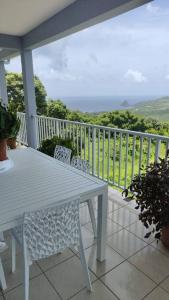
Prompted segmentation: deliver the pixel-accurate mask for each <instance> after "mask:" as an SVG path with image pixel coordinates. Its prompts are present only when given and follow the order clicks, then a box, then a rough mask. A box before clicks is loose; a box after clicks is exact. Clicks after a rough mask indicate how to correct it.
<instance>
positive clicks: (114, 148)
mask: <svg viewBox="0 0 169 300" xmlns="http://www.w3.org/2000/svg"><path fill="white" fill-rule="evenodd" d="M115 172H116V131H114V143H113V184H115Z"/></svg>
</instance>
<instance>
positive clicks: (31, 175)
mask: <svg viewBox="0 0 169 300" xmlns="http://www.w3.org/2000/svg"><path fill="white" fill-rule="evenodd" d="M8 157H9V158H11V159H12V160H13V161H14V167H13V168H12V169H11V170H9V171H7V172H5V173H2V174H0V232H1V231H5V230H8V229H11V228H13V227H15V226H17V225H19V224H21V223H22V220H23V213H24V212H26V211H32V210H36V209H41V208H44V207H48V206H53V205H55V204H57V203H58V202H60V201H66V199H70V198H71V197H76V196H79V195H80V197H81V201H82V202H83V201H85V200H87V199H90V198H92V197H95V196H98V216H97V218H98V229H97V231H98V232H97V259H98V260H100V261H103V260H104V259H105V246H106V223H107V221H106V219H107V202H108V186H107V184H106V183H105V182H103V181H101V180H99V179H97V178H95V177H94V176H91V175H88V174H85V173H83V172H82V171H79V170H76V169H75V168H73V167H71V166H68V165H66V164H63V163H62V162H60V161H58V160H55V159H53V158H51V157H49V156H47V155H45V154H42V153H41V152H39V151H36V150H34V149H31V148H21V149H17V150H11V151H9V152H8Z"/></svg>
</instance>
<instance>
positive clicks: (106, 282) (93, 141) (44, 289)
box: [0, 113, 169, 300]
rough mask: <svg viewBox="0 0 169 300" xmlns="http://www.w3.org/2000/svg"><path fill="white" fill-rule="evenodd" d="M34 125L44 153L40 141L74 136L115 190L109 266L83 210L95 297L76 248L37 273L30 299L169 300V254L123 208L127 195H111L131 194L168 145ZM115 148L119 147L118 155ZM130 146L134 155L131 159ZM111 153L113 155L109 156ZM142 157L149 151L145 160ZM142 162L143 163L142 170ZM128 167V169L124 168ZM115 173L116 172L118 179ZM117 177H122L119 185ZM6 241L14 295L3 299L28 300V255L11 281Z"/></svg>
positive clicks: (22, 136)
mask: <svg viewBox="0 0 169 300" xmlns="http://www.w3.org/2000/svg"><path fill="white" fill-rule="evenodd" d="M18 115H19V118H20V119H21V129H20V132H19V136H18V140H19V141H20V142H22V143H23V144H25V145H26V144H27V139H26V127H25V115H24V114H22V113H19V114H18ZM34 121H35V125H36V130H37V131H36V136H37V146H39V143H40V142H41V140H43V139H45V138H50V137H52V136H53V135H59V136H62V137H66V136H69V137H72V138H73V139H74V143H75V145H76V147H77V149H78V150H79V155H81V156H82V157H83V158H86V159H90V161H91V164H92V168H91V173H92V174H93V175H95V176H98V177H100V178H102V179H104V180H106V181H108V182H109V183H110V187H109V202H108V215H107V243H106V260H105V261H104V262H102V263H101V262H98V261H96V240H95V239H94V237H93V231H92V226H91V223H90V218H89V215H88V210H87V207H86V205H85V204H82V207H81V209H80V216H81V224H82V235H83V240H84V245H85V253H86V257H87V260H88V264H89V268H90V272H91V278H92V285H93V292H92V294H89V293H88V292H87V291H86V288H85V286H84V281H83V277H82V273H81V266H80V261H79V258H78V253H77V252H76V251H73V250H72V249H69V250H67V251H66V252H63V253H62V254H59V255H55V256H53V257H51V258H49V259H46V260H43V261H39V262H38V263H35V264H34V265H33V266H32V270H31V279H30V300H35V299H41V300H46V299H50V300H54V299H75V300H78V299H79V300H80V299H93V300H95V299H104V300H109V299H113V300H119V299H120V300H141V299H145V300H156V299H158V300H159V299H163V300H167V299H169V288H168V286H169V259H168V257H169V251H168V250H167V249H166V248H164V246H163V245H162V243H160V242H159V243H158V244H157V242H156V241H155V240H154V238H153V237H150V238H149V239H145V238H144V236H145V234H146V230H145V228H144V227H143V225H142V223H141V222H140V221H138V212H137V211H136V210H135V209H134V207H135V203H134V202H126V201H124V200H123V199H122V196H121V192H119V191H117V190H115V189H113V188H112V187H113V185H114V186H116V187H118V188H122V187H125V186H126V185H127V184H128V182H130V180H131V178H132V176H133V175H134V173H135V172H137V171H138V168H139V166H140V165H141V164H142V163H143V162H144V161H145V162H147V163H148V162H149V161H151V160H153V159H158V155H159V154H160V156H162V155H165V152H166V149H168V138H167V137H160V136H155V135H148V134H141V133H138V132H129V131H126V130H120V129H112V128H106V127H99V126H93V125H89V124H81V123H78V122H69V121H66V120H58V119H51V118H46V117H42V116H35V117H34ZM138 144H140V148H139V152H138V153H140V156H141V157H140V156H138V157H137V155H136V154H137V152H136V151H137V149H136V145H138ZM113 145H116V147H115V148H113ZM146 146H147V150H148V151H147V152H146V150H145V148H146ZM124 147H125V151H124V149H123V148H124ZM131 147H132V149H133V152H129V150H130V148H131ZM118 148H119V152H118V154H119V155H118V156H117V150H118ZM106 149H109V150H108V152H107V150H106ZM141 150H142V151H145V154H146V155H145V157H144V156H143V153H142V152H141ZM151 151H152V152H151ZM112 155H113V156H112ZM130 155H131V156H130ZM123 160H124V162H123ZM126 161H127V163H126ZM113 162H115V166H114V165H113ZM135 162H136V163H137V164H138V163H139V166H137V165H136V164H135ZM123 166H125V168H122V167H123ZM120 167H121V169H119V168H120ZM99 168H100V170H99ZM114 169H115V171H116V173H113V170H114ZM103 170H104V172H103ZM129 171H130V172H129ZM99 172H100V173H99ZM113 174H115V175H114V179H113ZM108 175H109V176H108ZM111 176H112V177H111ZM125 176H127V178H126V177H125ZM113 180H114V181H113ZM94 208H95V213H96V214H97V202H94ZM6 238H7V241H8V245H9V250H8V251H7V252H5V253H4V254H3V264H4V269H5V273H6V278H7V284H8V289H7V290H6V291H5V292H1V294H2V296H0V300H2V299H6V300H10V299H12V300H21V299H23V287H22V256H21V254H20V252H19V250H18V251H17V272H16V273H15V274H13V275H12V274H11V253H10V248H11V246H10V243H11V239H10V236H9V233H8V232H7V233H6Z"/></svg>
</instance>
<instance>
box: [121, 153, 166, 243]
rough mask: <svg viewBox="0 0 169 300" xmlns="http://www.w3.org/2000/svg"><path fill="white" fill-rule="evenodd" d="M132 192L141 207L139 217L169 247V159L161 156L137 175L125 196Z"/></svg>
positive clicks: (138, 207)
mask: <svg viewBox="0 0 169 300" xmlns="http://www.w3.org/2000/svg"><path fill="white" fill-rule="evenodd" d="M129 192H130V193H131V195H132V196H131V198H133V199H135V200H136V203H137V206H136V209H140V214H139V219H140V220H141V222H142V223H143V224H144V226H145V227H146V228H147V229H150V231H149V232H148V233H147V234H146V235H145V238H148V237H149V236H150V235H151V234H152V233H153V234H154V235H155V238H156V239H157V240H159V239H161V241H162V242H163V244H164V245H165V246H166V247H168V248H169V159H168V157H167V158H166V159H161V158H159V162H154V163H151V164H150V165H149V166H148V167H146V169H145V172H144V173H142V174H141V175H136V176H135V177H134V179H133V180H132V183H131V185H130V186H129V188H128V189H127V190H125V191H124V193H125V196H128V193H129Z"/></svg>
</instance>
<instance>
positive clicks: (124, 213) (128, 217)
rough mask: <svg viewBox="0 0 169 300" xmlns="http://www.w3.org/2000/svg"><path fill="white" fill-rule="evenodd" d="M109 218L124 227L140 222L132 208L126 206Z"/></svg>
mask: <svg viewBox="0 0 169 300" xmlns="http://www.w3.org/2000/svg"><path fill="white" fill-rule="evenodd" d="M109 218H111V219H112V220H113V221H114V222H116V223H118V224H119V225H121V226H123V227H125V226H128V225H130V224H132V223H134V222H136V221H137V220H138V216H137V214H135V213H134V212H133V210H132V209H131V208H130V207H126V206H125V207H122V208H120V209H117V210H115V211H113V212H112V213H111V214H109Z"/></svg>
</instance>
